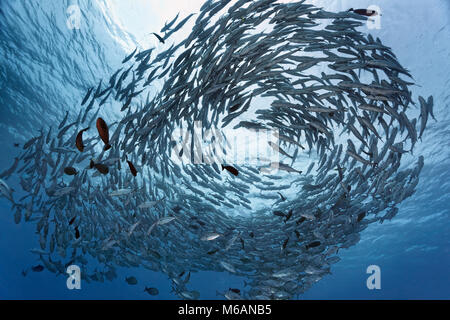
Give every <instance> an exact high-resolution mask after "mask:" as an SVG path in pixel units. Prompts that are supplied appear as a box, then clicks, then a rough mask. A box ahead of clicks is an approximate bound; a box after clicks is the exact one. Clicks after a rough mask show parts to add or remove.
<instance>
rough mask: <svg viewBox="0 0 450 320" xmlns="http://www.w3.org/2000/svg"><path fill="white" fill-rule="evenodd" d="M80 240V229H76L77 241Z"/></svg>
mask: <svg viewBox="0 0 450 320" xmlns="http://www.w3.org/2000/svg"><path fill="white" fill-rule="evenodd" d="M79 238H80V230H78V227H75V239H79Z"/></svg>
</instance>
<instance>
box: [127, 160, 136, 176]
mask: <svg viewBox="0 0 450 320" xmlns="http://www.w3.org/2000/svg"><path fill="white" fill-rule="evenodd" d="M127 163H128V167H129V168H130V172H131V174H132V175H133V176H134V177H136V176H137V170H136V168H135V167H134V165H133V163H132V162H131V161H129V160H128V159H127Z"/></svg>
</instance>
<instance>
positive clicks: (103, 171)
mask: <svg viewBox="0 0 450 320" xmlns="http://www.w3.org/2000/svg"><path fill="white" fill-rule="evenodd" d="M94 167H95V169H97V170H98V172H100V173H101V174H108V173H109V168H108V166H107V165H104V164H101V163H96V164H94Z"/></svg>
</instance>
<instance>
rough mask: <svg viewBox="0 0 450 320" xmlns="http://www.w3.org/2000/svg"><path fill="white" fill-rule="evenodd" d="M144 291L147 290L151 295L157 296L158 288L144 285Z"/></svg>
mask: <svg viewBox="0 0 450 320" xmlns="http://www.w3.org/2000/svg"><path fill="white" fill-rule="evenodd" d="M144 291H145V292H147V293H148V294H149V295H151V296H157V295H158V294H159V290H158V289H157V288H152V287H150V288H147V287H145V289H144Z"/></svg>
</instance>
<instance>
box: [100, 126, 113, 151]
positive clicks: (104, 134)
mask: <svg viewBox="0 0 450 320" xmlns="http://www.w3.org/2000/svg"><path fill="white" fill-rule="evenodd" d="M97 130H98V134H99V135H100V138H101V139H102V141H103V143H104V144H105V147H104V148H103V150H105V151H106V150H109V149H111V146H110V144H109V129H108V125H107V124H106V122H105V120H103V119H102V118H98V119H97Z"/></svg>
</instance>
